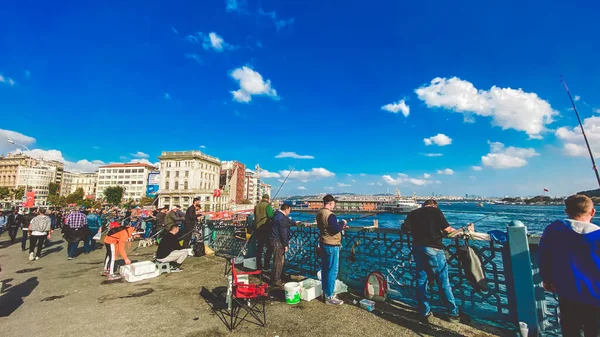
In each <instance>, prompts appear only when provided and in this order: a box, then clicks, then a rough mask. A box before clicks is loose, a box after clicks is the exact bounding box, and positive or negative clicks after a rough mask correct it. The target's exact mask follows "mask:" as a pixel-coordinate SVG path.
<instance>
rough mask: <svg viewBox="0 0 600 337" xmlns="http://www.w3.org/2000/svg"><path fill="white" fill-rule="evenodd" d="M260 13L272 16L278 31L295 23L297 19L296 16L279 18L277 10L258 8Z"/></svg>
mask: <svg viewBox="0 0 600 337" xmlns="http://www.w3.org/2000/svg"><path fill="white" fill-rule="evenodd" d="M258 14H260V15H263V16H267V17H269V18H271V20H273V23H274V24H275V29H277V31H280V30H282V29H283V28H285V27H286V26H289V25H291V24H293V23H294V21H295V20H294V18H290V19H281V18H279V19H278V18H277V13H276V12H275V11H273V12H265V11H264V10H263V9H262V8H259V9H258Z"/></svg>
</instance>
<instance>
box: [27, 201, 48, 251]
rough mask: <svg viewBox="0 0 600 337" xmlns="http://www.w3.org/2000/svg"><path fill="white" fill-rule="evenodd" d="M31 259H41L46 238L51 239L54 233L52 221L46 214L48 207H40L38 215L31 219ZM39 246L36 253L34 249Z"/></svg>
mask: <svg viewBox="0 0 600 337" xmlns="http://www.w3.org/2000/svg"><path fill="white" fill-rule="evenodd" d="M28 229H29V231H28V233H29V261H33V260H34V259H35V260H39V259H40V257H41V256H42V248H43V246H44V242H46V239H50V237H51V235H52V221H50V218H49V217H48V216H46V209H44V208H40V209H39V210H38V215H37V216H36V217H35V218H33V219H31V223H30V224H29V228H28ZM36 247H37V252H36V253H35V255H34V249H35V248H36Z"/></svg>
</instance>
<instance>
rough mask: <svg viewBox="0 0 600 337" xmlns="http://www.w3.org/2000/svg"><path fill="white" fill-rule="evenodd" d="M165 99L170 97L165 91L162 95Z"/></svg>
mask: <svg viewBox="0 0 600 337" xmlns="http://www.w3.org/2000/svg"><path fill="white" fill-rule="evenodd" d="M163 97H164V98H165V99H171V94H169V93H168V92H165V94H164V96H163Z"/></svg>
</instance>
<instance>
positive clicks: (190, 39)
mask: <svg viewBox="0 0 600 337" xmlns="http://www.w3.org/2000/svg"><path fill="white" fill-rule="evenodd" d="M185 39H186V40H188V42H190V43H193V44H198V43H200V40H198V38H197V37H196V36H195V35H192V34H190V35H188V36H186V37H185Z"/></svg>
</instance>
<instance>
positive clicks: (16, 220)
mask: <svg viewBox="0 0 600 337" xmlns="http://www.w3.org/2000/svg"><path fill="white" fill-rule="evenodd" d="M22 222H23V215H21V214H19V209H18V208H15V209H14V210H13V212H12V213H11V214H10V215H9V216H8V219H7V220H6V228H8V235H9V236H10V243H11V244H13V243H15V240H16V239H17V233H18V232H19V228H20V227H21V224H22Z"/></svg>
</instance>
